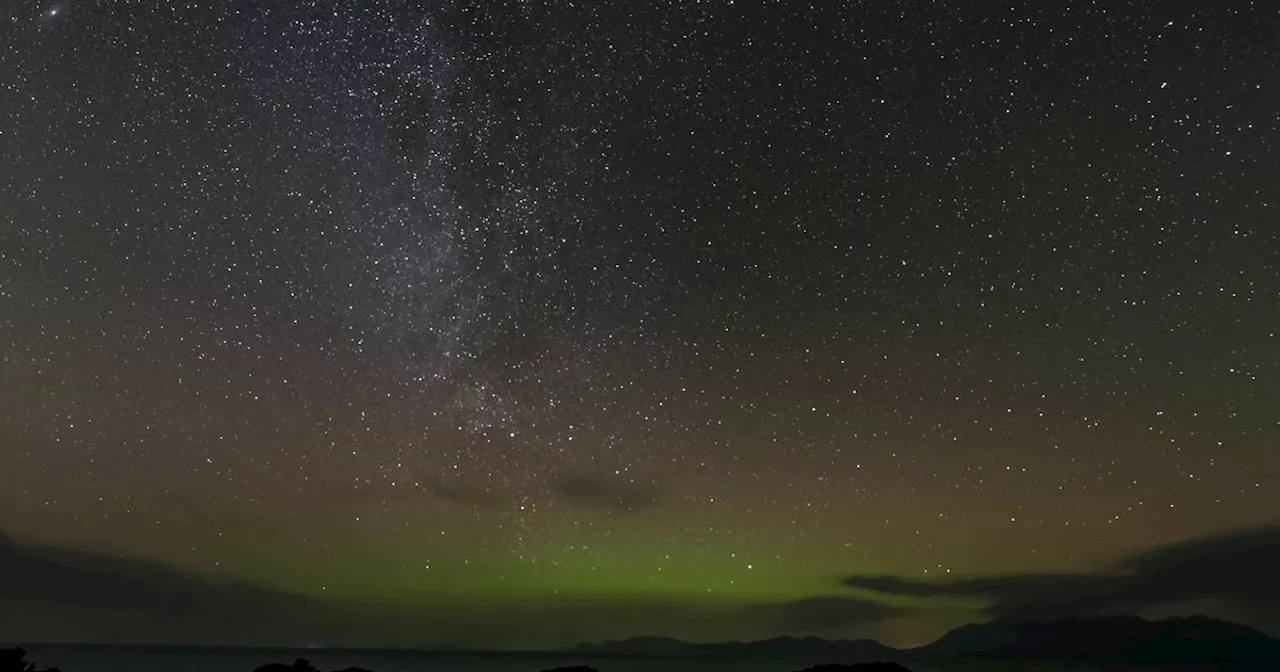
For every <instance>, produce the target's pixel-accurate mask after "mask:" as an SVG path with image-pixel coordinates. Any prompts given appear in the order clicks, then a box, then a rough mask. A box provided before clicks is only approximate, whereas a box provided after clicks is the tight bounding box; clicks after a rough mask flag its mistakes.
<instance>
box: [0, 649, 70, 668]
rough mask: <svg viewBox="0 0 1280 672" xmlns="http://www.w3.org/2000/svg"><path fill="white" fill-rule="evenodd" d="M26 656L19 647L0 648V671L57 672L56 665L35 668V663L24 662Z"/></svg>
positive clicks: (24, 651)
mask: <svg viewBox="0 0 1280 672" xmlns="http://www.w3.org/2000/svg"><path fill="white" fill-rule="evenodd" d="M26 657H27V652H26V650H24V649H22V648H21V647H18V648H12V649H0V672H58V668H56V667H51V668H49V669H47V670H36V666H35V663H28V662H26V660H24V659H25V658H26Z"/></svg>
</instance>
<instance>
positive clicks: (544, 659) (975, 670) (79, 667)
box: [23, 645, 1217, 672]
mask: <svg viewBox="0 0 1280 672" xmlns="http://www.w3.org/2000/svg"><path fill="white" fill-rule="evenodd" d="M23 648H25V649H27V651H28V655H27V660H28V661H30V662H34V663H35V664H36V665H37V666H39V667H41V668H45V667H58V668H61V670H62V672H251V671H252V670H253V669H254V668H256V667H258V666H259V665H263V664H266V663H270V662H284V663H292V662H293V660H294V659H295V658H306V659H308V660H309V661H311V664H312V665H315V666H316V667H318V668H320V669H321V670H325V671H327V670H337V669H342V668H344V667H349V666H359V667H364V668H367V669H370V670H373V671H374V672H541V671H542V670H546V669H549V668H553V667H557V666H561V665H590V666H592V667H594V668H596V669H598V670H600V672H792V671H793V670H798V669H801V668H803V667H806V666H808V665H812V664H815V663H820V662H835V661H826V660H804V659H794V658H791V659H769V660H749V661H744V660H742V659H705V658H700V659H680V658H615V657H609V658H593V657H590V656H566V655H563V654H554V653H508V654H502V653H484V654H454V653H418V652H390V651H333V650H309V649H187V648H148V647H66V646H57V645H24V646H23ZM907 666H908V667H910V668H911V669H912V670H913V672H988V671H989V672H1014V671H1015V670H1043V671H1044V672H1050V671H1053V670H1076V671H1078V672H1086V671H1091V670H1108V671H1109V672H1138V671H1139V670H1144V669H1147V668H1136V667H1098V666H1084V665H1045V664H1037V665H1027V664H1022V663H966V664H963V665H958V664H949V665H939V664H925V663H913V662H908V663H907ZM1182 669H1183V670H1187V671H1188V672H1191V671H1192V670H1210V669H1217V668H1213V667H1200V668H1182Z"/></svg>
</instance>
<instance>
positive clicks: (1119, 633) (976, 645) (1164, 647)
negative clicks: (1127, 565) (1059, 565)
mask: <svg viewBox="0 0 1280 672" xmlns="http://www.w3.org/2000/svg"><path fill="white" fill-rule="evenodd" d="M914 652H915V653H924V654H931V655H963V656H973V657H982V658H1001V659H1010V660H1027V661H1033V660H1045V661H1048V660H1056V661H1071V660H1098V661H1116V662H1175V661H1176V662H1204V661H1228V660H1230V661H1241V662H1280V641H1277V640H1275V639H1272V638H1270V637H1268V636H1267V635H1265V634H1263V633H1262V632H1259V631H1258V630H1255V629H1253V628H1250V627H1248V626H1244V625H1240V624H1237V623H1230V622H1227V621H1221V620H1217V619H1213V618H1207V617H1203V616H1197V617H1194V618H1171V619H1166V620H1161V621H1149V620H1146V619H1143V618H1138V617H1136V616H1115V617H1105V618H1064V619H1058V620H1054V621H1020V622H1008V621H995V622H991V623H984V624H981V625H966V626H964V627H961V628H957V629H955V630H952V631H951V632H949V633H947V634H946V635H945V636H943V637H942V638H941V639H939V640H937V641H936V642H933V643H932V644H928V645H926V646H924V647H921V648H919V649H915V650H914Z"/></svg>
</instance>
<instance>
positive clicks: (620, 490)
mask: <svg viewBox="0 0 1280 672" xmlns="http://www.w3.org/2000/svg"><path fill="white" fill-rule="evenodd" d="M552 488H553V489H554V491H555V493H556V494H557V495H558V496H559V497H560V498H561V499H563V500H565V501H568V502H572V503H575V504H582V505H585V506H589V507H592V508H597V509H603V510H606V511H619V512H637V511H644V510H647V509H651V508H653V507H654V506H655V505H656V504H657V503H658V493H657V490H656V489H655V488H654V487H653V486H651V485H645V484H641V483H636V482H634V481H631V480H624V479H618V478H600V477H596V476H582V475H577V476H562V477H560V478H557V479H556V480H555V481H553V482H552Z"/></svg>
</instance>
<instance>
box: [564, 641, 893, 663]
mask: <svg viewBox="0 0 1280 672" xmlns="http://www.w3.org/2000/svg"><path fill="white" fill-rule="evenodd" d="M564 650H565V651H568V652H572V653H581V654H597V655H598V654H605V655H628V656H726V657H734V656H744V657H770V656H809V657H823V658H831V659H835V660H876V659H879V658H886V657H891V656H893V655H894V654H899V653H901V652H900V651H898V650H897V649H892V648H889V647H887V646H885V645H883V644H881V643H879V642H877V641H875V640H872V639H855V640H848V639H822V638H820V637H774V638H772V639H764V640H759V641H754V642H714V643H706V644H698V643H693V642H684V641H681V640H678V639H671V638H669V637H632V638H629V639H623V640H614V641H606V642H600V643H582V644H576V645H574V646H572V647H569V648H568V649H564Z"/></svg>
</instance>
